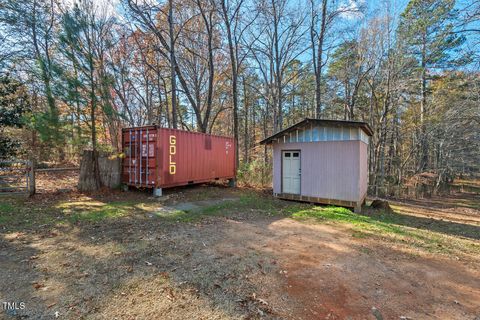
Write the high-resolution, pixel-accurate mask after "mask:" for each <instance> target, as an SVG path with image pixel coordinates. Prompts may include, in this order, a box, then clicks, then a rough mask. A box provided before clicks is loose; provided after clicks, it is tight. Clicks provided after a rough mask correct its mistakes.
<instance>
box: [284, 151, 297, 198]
mask: <svg viewBox="0 0 480 320" xmlns="http://www.w3.org/2000/svg"><path fill="white" fill-rule="evenodd" d="M300 177H301V168H300V151H283V152H282V192H283V193H290V194H300Z"/></svg>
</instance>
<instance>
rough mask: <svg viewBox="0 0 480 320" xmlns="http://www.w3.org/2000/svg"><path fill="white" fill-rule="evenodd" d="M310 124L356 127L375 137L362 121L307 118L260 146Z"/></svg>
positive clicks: (264, 141) (261, 142) (265, 140)
mask: <svg viewBox="0 0 480 320" xmlns="http://www.w3.org/2000/svg"><path fill="white" fill-rule="evenodd" d="M308 124H315V125H322V126H330V127H355V128H360V129H362V130H363V132H365V133H366V134H367V135H368V136H370V137H371V136H372V135H373V130H372V128H370V126H369V125H368V123H366V122H362V121H347V120H327V119H312V118H305V119H303V120H302V121H300V122H298V123H296V124H294V125H292V126H290V127H288V128H286V129H284V130H282V131H279V132H277V133H275V134H274V135H272V136H270V137H268V138H266V139H264V140H262V141H260V144H269V143H272V141H273V140H275V139H277V138H279V137H281V136H282V135H284V134H286V133H288V132H291V131H293V130H297V129H299V128H301V127H304V126H306V125H308Z"/></svg>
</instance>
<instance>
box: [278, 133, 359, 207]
mask: <svg viewBox="0 0 480 320" xmlns="http://www.w3.org/2000/svg"><path fill="white" fill-rule="evenodd" d="M297 141H298V140H297ZM367 141H368V140H367ZM367 147H368V146H367V144H366V143H365V142H363V141H361V140H349V141H345V140H344V141H341V140H339V141H319V142H290V143H288V142H287V143H283V142H274V143H273V192H274V193H275V194H280V193H282V150H300V151H301V159H300V161H301V168H302V176H301V186H300V192H301V195H302V196H308V197H318V198H324V199H334V200H344V201H355V202H359V201H362V200H363V199H364V197H365V195H366V192H367V180H368V167H367Z"/></svg>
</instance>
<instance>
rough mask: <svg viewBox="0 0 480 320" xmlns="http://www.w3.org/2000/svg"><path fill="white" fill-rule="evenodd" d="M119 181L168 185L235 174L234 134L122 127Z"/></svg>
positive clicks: (142, 185)
mask: <svg viewBox="0 0 480 320" xmlns="http://www.w3.org/2000/svg"><path fill="white" fill-rule="evenodd" d="M122 146H123V153H124V155H125V157H124V158H123V165H122V182H123V183H125V184H127V185H130V186H136V187H143V188H167V187H174V186H181V185H187V184H193V183H202V182H207V181H211V180H218V179H234V178H235V172H236V168H235V146H234V141H233V138H228V137H222V136H216V135H209V134H205V133H198V132H190V131H184V130H178V129H168V128H159V127H156V126H145V127H135V128H124V129H122Z"/></svg>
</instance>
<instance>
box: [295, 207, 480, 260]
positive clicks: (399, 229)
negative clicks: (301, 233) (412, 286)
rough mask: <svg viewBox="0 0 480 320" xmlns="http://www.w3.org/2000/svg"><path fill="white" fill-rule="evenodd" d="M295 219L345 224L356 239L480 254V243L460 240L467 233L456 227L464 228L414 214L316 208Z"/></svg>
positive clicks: (466, 226) (299, 214)
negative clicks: (421, 217) (368, 213)
mask: <svg viewBox="0 0 480 320" xmlns="http://www.w3.org/2000/svg"><path fill="white" fill-rule="evenodd" d="M292 218H293V219H296V220H300V221H305V222H306V221H314V222H317V223H318V222H320V223H339V224H344V225H347V226H349V227H351V228H352V237H354V238H369V237H372V238H379V239H382V240H386V241H390V242H396V243H403V244H407V245H410V246H413V247H416V248H419V249H422V250H426V251H428V252H435V253H439V252H440V253H446V254H455V253H457V252H463V253H467V254H480V244H479V243H478V242H475V240H471V239H466V238H463V237H459V236H463V234H462V233H459V232H460V231H458V230H456V229H455V230H452V228H461V226H458V225H455V224H454V223H451V222H443V221H438V222H436V221H434V222H430V221H425V219H424V220H421V219H419V218H418V217H414V216H410V215H403V214H401V213H389V212H381V211H380V212H372V213H371V214H370V215H368V216H367V215H360V214H355V213H353V212H352V211H350V210H349V209H346V208H341V207H334V206H328V207H319V206H316V207H311V208H306V209H303V210H298V211H296V212H294V213H292ZM462 226H463V230H462V232H472V233H473V232H475V230H478V228H477V229H475V227H471V226H468V225H462ZM470 229H472V230H471V231H470ZM457 232H458V233H457ZM470 236H473V234H472V235H470Z"/></svg>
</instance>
